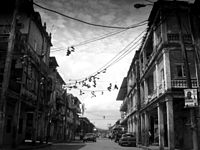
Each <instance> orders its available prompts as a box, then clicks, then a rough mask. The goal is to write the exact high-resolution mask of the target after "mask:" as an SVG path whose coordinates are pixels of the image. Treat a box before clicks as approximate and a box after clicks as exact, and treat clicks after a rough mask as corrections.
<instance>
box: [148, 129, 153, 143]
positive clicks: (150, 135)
mask: <svg viewBox="0 0 200 150" xmlns="http://www.w3.org/2000/svg"><path fill="white" fill-rule="evenodd" d="M148 136H149V144H152V142H153V141H152V133H151V130H149V131H148Z"/></svg>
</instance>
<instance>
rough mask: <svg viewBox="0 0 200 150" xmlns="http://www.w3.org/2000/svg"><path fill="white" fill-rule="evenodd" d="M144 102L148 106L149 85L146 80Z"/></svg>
mask: <svg viewBox="0 0 200 150" xmlns="http://www.w3.org/2000/svg"><path fill="white" fill-rule="evenodd" d="M144 101H145V103H146V104H147V103H148V83H147V81H146V79H145V80H144Z"/></svg>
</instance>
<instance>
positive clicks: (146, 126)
mask: <svg viewBox="0 0 200 150" xmlns="http://www.w3.org/2000/svg"><path fill="white" fill-rule="evenodd" d="M148 132H149V114H148V112H147V111H146V112H145V145H146V146H148V145H149V134H148Z"/></svg>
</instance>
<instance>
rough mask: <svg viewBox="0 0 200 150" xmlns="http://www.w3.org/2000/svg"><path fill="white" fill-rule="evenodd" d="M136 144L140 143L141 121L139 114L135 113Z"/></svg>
mask: <svg viewBox="0 0 200 150" xmlns="http://www.w3.org/2000/svg"><path fill="white" fill-rule="evenodd" d="M136 125H137V126H136V144H137V145H139V144H141V121H140V114H139V112H138V113H137V124H136Z"/></svg>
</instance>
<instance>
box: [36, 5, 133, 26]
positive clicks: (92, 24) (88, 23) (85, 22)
mask: <svg viewBox="0 0 200 150" xmlns="http://www.w3.org/2000/svg"><path fill="white" fill-rule="evenodd" d="M33 4H34V5H36V6H37V7H39V8H42V9H44V10H47V11H50V12H53V13H56V14H59V15H61V16H63V17H66V18H69V19H72V20H75V21H78V22H81V23H84V24H87V25H91V26H96V27H103V28H115V29H130V28H134V27H135V25H133V26H128V27H119V26H108V25H100V24H94V23H90V22H87V21H83V20H80V19H77V18H73V17H71V16H68V15H65V14H63V13H60V12H58V11H55V10H52V9H49V8H46V7H43V6H41V5H39V4H36V3H35V2H33Z"/></svg>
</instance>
